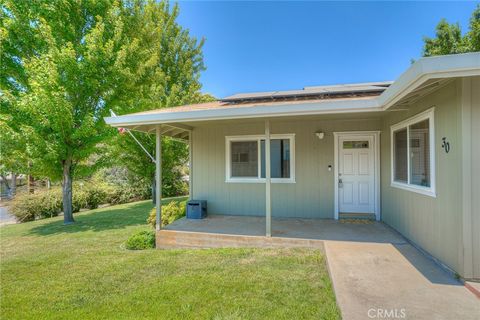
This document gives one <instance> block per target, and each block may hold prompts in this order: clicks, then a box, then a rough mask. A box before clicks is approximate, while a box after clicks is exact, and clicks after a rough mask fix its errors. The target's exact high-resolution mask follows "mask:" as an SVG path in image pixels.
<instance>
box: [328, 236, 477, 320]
mask: <svg viewBox="0 0 480 320" xmlns="http://www.w3.org/2000/svg"><path fill="white" fill-rule="evenodd" d="M324 247H325V252H326V255H327V260H328V267H329V271H330V274H331V277H332V282H333V286H334V289H335V294H336V297H337V303H338V305H339V307H340V309H341V312H342V317H343V319H400V318H403V319H446V320H447V319H448V320H450V319H479V318H480V300H479V299H478V298H477V297H476V296H475V295H473V294H472V293H471V292H469V291H468V290H467V289H466V288H465V287H464V286H463V285H462V284H461V283H460V282H458V281H457V280H455V279H454V278H453V277H452V276H451V275H450V274H448V273H446V272H445V271H444V270H443V269H441V268H439V267H438V266H437V265H436V264H435V263H434V262H433V261H431V260H430V259H428V258H426V257H425V256H424V255H423V254H422V253H420V252H419V251H418V250H417V249H416V248H414V247H413V246H412V245H410V244H408V243H373V242H372V243H368V242H345V241H325V242H324Z"/></svg>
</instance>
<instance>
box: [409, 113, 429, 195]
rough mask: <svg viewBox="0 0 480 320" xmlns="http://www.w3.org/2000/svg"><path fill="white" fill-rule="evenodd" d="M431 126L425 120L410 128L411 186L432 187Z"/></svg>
mask: <svg viewBox="0 0 480 320" xmlns="http://www.w3.org/2000/svg"><path fill="white" fill-rule="evenodd" d="M429 130H430V125H429V120H428V119H426V120H423V121H421V122H417V123H415V124H412V125H411V126H410V127H409V136H410V184H415V185H418V186H424V187H430V141H429V137H430V132H429Z"/></svg>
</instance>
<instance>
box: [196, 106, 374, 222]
mask: <svg viewBox="0 0 480 320" xmlns="http://www.w3.org/2000/svg"><path fill="white" fill-rule="evenodd" d="M380 129H381V120H380V118H378V117H377V118H376V119H375V118H374V119H372V118H371V117H370V119H369V117H368V116H365V115H360V116H357V117H355V115H349V116H337V117H336V119H332V117H331V116H330V117H328V119H327V118H326V117H324V118H323V120H322V118H319V117H316V118H315V117H303V118H297V119H294V120H286V119H277V120H275V119H272V120H271V132H272V134H286V133H294V134H295V157H296V161H295V162H296V168H295V171H296V174H295V178H296V183H276V184H272V216H274V217H298V218H333V216H334V214H333V211H334V203H333V198H334V189H333V175H334V171H333V165H334V163H333V161H334V154H333V148H334V143H333V132H334V131H371V130H380ZM319 130H321V131H324V132H325V133H326V134H325V138H324V139H323V140H319V139H318V138H317V137H316V136H315V132H316V131H319ZM263 133H264V122H263V121H259V120H239V121H231V122H223V123H215V122H213V123H209V124H204V125H196V126H195V129H194V132H193V159H195V161H194V163H193V165H194V168H193V172H194V176H193V183H194V185H193V190H194V191H193V194H194V198H195V199H205V200H207V201H208V210H209V212H210V213H214V214H227V215H257V216H263V215H265V184H263V183H226V182H225V178H226V177H225V136H235V135H255V134H263ZM328 165H332V171H328Z"/></svg>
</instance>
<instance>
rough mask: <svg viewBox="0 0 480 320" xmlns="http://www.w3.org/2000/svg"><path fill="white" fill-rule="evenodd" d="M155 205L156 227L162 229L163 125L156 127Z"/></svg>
mask: <svg viewBox="0 0 480 320" xmlns="http://www.w3.org/2000/svg"><path fill="white" fill-rule="evenodd" d="M155 132H156V140H155V142H156V143H155V205H156V224H155V229H156V230H157V231H158V230H160V226H161V221H162V133H161V126H160V125H157V126H156V128H155Z"/></svg>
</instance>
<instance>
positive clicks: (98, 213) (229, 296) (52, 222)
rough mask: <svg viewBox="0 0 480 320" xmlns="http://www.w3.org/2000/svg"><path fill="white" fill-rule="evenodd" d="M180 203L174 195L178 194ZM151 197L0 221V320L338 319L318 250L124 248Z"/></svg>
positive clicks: (139, 226) (139, 224) (140, 225)
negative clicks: (65, 218)
mask: <svg viewBox="0 0 480 320" xmlns="http://www.w3.org/2000/svg"><path fill="white" fill-rule="evenodd" d="M177 200H178V199H177ZM151 208H152V205H151V203H150V202H149V201H143V202H137V203H131V204H126V205H119V206H114V207H109V208H103V209H97V210H92V211H88V212H82V213H78V214H76V216H75V218H76V221H77V222H76V223H75V224H74V225H69V226H64V225H63V223H62V218H61V217H57V218H52V219H45V220H40V221H35V222H28V223H24V224H18V225H9V226H4V227H1V228H0V248H1V251H0V252H1V256H0V258H1V260H0V276H1V278H0V280H1V288H0V294H1V295H0V299H1V300H0V317H1V318H2V319H301V318H303V319H339V318H340V315H339V310H338V308H337V306H336V303H335V297H334V293H333V290H332V285H331V282H330V279H329V277H328V273H327V269H326V265H325V260H324V256H323V255H322V253H321V252H319V251H314V250H301V249H289V250H287V249H285V250H283V249H282V250H278V249H262V250H260V249H205V250H154V249H150V250H143V251H130V250H126V249H125V248H124V245H123V244H124V242H125V240H126V239H127V238H128V237H129V236H130V235H131V234H133V233H134V232H138V231H141V230H150V227H149V226H147V225H146V222H145V221H146V219H147V216H148V212H149V210H150V209H151Z"/></svg>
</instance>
